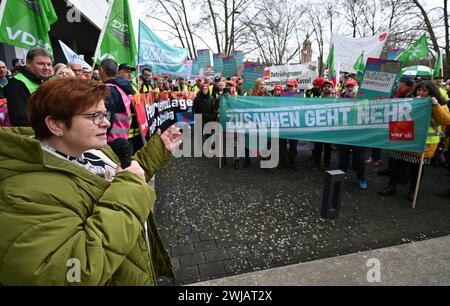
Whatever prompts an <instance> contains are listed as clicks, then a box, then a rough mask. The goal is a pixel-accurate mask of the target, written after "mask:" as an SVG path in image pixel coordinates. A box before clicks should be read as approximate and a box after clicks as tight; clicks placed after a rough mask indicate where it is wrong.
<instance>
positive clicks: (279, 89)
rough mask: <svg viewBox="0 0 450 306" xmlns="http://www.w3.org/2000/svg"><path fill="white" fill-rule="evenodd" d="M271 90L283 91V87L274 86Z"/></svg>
mask: <svg viewBox="0 0 450 306" xmlns="http://www.w3.org/2000/svg"><path fill="white" fill-rule="evenodd" d="M273 90H278V91H283V87H282V86H281V85H276V86H275V87H274V88H273Z"/></svg>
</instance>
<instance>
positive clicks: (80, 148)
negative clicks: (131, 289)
mask: <svg viewBox="0 0 450 306" xmlns="http://www.w3.org/2000/svg"><path fill="white" fill-rule="evenodd" d="M109 91H110V90H109V89H108V87H107V86H106V85H105V84H102V83H99V82H96V81H92V80H80V79H77V78H67V79H53V80H50V81H48V82H46V83H44V84H43V85H42V86H41V87H40V88H39V89H38V90H37V91H36V92H35V93H34V94H33V96H32V97H31V98H30V100H29V105H28V114H29V115H30V122H31V126H32V128H0V172H1V173H2V174H4V175H2V176H1V177H0V186H2V190H3V192H2V193H1V194H0V231H1V233H2V239H1V242H0V258H2V261H1V264H0V285H57V286H58V285H78V286H79V285H89V286H97V285H131V286H132V285H134V286H142V285H156V282H157V278H158V277H160V276H167V277H172V278H173V277H174V273H173V270H172V266H171V263H170V258H169V255H168V253H167V250H166V248H165V246H164V244H163V242H162V239H161V238H160V236H159V234H158V231H157V228H156V224H155V222H154V219H153V215H152V207H153V205H154V202H155V198H156V195H155V191H154V190H153V189H152V188H151V187H150V186H149V185H148V184H147V181H148V180H149V179H150V178H151V177H152V176H153V175H154V173H156V172H157V171H159V170H160V169H161V168H162V167H163V166H164V165H165V164H166V163H167V162H168V161H169V159H170V158H171V156H172V154H171V152H172V150H173V149H174V148H175V147H177V146H178V145H179V144H178V143H177V142H179V141H178V140H177V139H178V137H179V135H180V133H179V131H177V130H174V129H168V130H167V131H166V132H164V133H162V134H158V135H155V136H154V137H152V139H151V141H149V142H148V143H147V144H146V146H145V147H144V148H143V149H142V150H141V151H139V152H138V153H137V154H135V155H134V156H133V158H132V161H131V160H128V161H126V160H123V157H122V158H121V164H123V163H126V164H124V165H126V166H123V167H122V166H120V165H119V158H120V156H116V155H115V154H114V153H113V151H112V150H111V148H109V147H107V146H106V144H107V143H106V141H107V138H106V130H107V128H108V126H109V125H110V123H109V121H108V118H109V116H110V114H109V112H108V111H107V110H106V107H105V102H104V100H105V99H106V97H107V96H108V95H109ZM69 92H70V95H68V94H67V93H69ZM125 159H126V156H125ZM129 162H131V165H130V166H128V163H129ZM5 174H6V175H5ZM147 224H148V226H147Z"/></svg>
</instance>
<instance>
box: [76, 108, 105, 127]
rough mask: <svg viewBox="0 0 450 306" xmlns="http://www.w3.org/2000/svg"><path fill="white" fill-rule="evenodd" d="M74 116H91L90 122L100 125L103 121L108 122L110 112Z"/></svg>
mask: <svg viewBox="0 0 450 306" xmlns="http://www.w3.org/2000/svg"><path fill="white" fill-rule="evenodd" d="M75 116H91V117H92V122H93V123H94V124H95V125H99V124H100V123H102V122H103V120H105V119H106V120H108V121H109V119H111V112H109V111H107V112H105V113H102V112H96V113H91V114H77V115H75Z"/></svg>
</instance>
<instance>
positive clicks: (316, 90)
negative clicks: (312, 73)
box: [305, 77, 324, 98]
mask: <svg viewBox="0 0 450 306" xmlns="http://www.w3.org/2000/svg"><path fill="white" fill-rule="evenodd" d="M323 81H324V79H323V78H321V77H318V78H316V79H314V81H313V88H311V89H308V90H306V91H305V98H315V97H320V95H321V94H322V88H323Z"/></svg>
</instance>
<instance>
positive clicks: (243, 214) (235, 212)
mask: <svg viewBox="0 0 450 306" xmlns="http://www.w3.org/2000/svg"><path fill="white" fill-rule="evenodd" d="M336 153H337V152H336V151H333V161H334V166H335V167H336V164H337V154H336ZM309 157H310V153H309V152H308V153H302V154H300V155H299V156H298V158H297V163H298V167H299V171H298V172H293V171H292V170H289V169H283V170H279V169H271V170H262V169H260V168H258V167H257V166H258V164H259V163H257V161H255V160H253V161H252V165H251V167H250V168H249V169H242V165H241V169H240V170H234V169H233V167H232V166H233V165H231V164H232V160H231V159H230V160H229V165H228V166H226V167H224V168H223V169H218V166H217V159H206V158H183V159H173V160H172V161H171V162H170V163H169V164H168V165H167V167H165V168H164V169H163V170H162V171H161V172H159V173H158V175H157V177H156V190H157V197H158V199H157V203H156V204H155V208H154V210H155V218H156V222H157V224H158V227H159V230H160V233H161V235H162V237H163V240H164V242H165V244H166V246H167V248H168V250H169V252H170V255H171V259H172V262H173V265H174V267H175V272H176V276H177V280H176V285H187V284H193V283H198V282H203V281H209V280H214V279H219V278H224V277H228V276H234V275H240V274H244V273H251V272H256V271H262V270H267V269H272V268H278V267H283V266H289V265H294V264H300V263H307V262H311V261H315V260H321V259H326V258H334V257H338V256H342V255H347V254H353V253H357V252H365V251H370V250H376V249H381V248H386V247H391V246H397V245H403V244H405V243H409V242H417V241H422V240H427V239H432V238H438V237H445V236H448V235H450V201H448V199H442V198H439V197H437V196H435V195H434V194H435V193H436V192H438V191H442V190H444V189H445V188H448V187H447V186H448V180H449V179H450V177H448V176H447V171H446V170H445V169H443V168H441V167H427V169H426V170H425V177H424V180H423V183H422V187H421V192H420V196H419V201H418V205H417V208H416V209H412V208H411V203H410V202H408V201H407V200H406V194H407V190H408V185H400V186H399V188H398V194H397V195H396V196H392V197H382V196H379V195H378V194H377V191H378V190H380V189H382V188H383V187H384V186H385V184H386V181H387V179H386V178H384V177H378V176H377V175H376V171H377V170H378V169H384V168H385V167H386V164H387V160H386V156H384V158H385V160H384V164H383V165H380V166H368V167H367V169H366V173H367V178H368V181H369V189H368V190H366V191H362V190H359V189H358V188H357V186H356V180H355V178H354V172H353V171H351V170H350V171H349V172H348V176H349V179H348V180H347V181H346V182H345V186H344V189H345V194H344V197H343V202H342V207H341V214H340V216H339V218H337V219H334V220H327V219H323V218H321V216H320V209H321V203H322V194H323V185H324V178H325V176H324V173H323V172H315V171H313V170H312V169H311V167H312V161H311V160H310V159H309ZM364 266H365V263H364V264H363V267H364ZM159 284H160V285H169V284H170V283H169V282H167V281H165V280H161V281H160V282H159Z"/></svg>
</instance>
